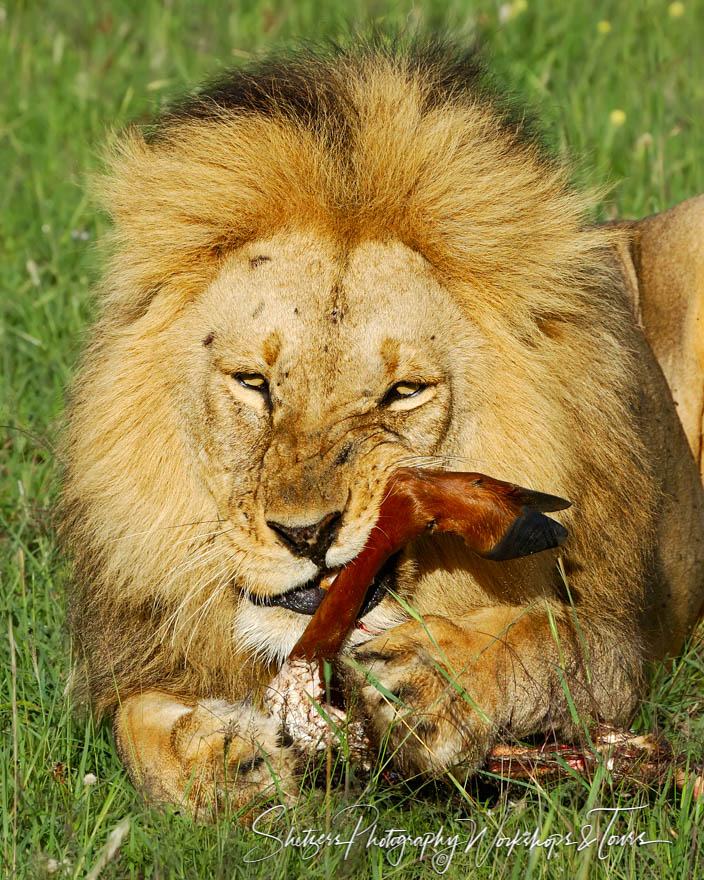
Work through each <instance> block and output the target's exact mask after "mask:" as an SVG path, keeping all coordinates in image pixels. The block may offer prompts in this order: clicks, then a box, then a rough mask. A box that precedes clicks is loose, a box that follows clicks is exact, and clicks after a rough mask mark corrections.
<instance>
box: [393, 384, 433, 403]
mask: <svg viewBox="0 0 704 880" xmlns="http://www.w3.org/2000/svg"><path fill="white" fill-rule="evenodd" d="M425 387H426V386H425V385H423V383H422V382H397V383H396V385H394V386H393V388H390V389H389V390H388V391H387V393H386V397H385V398H384V403H393V401H394V400H407V399H408V398H409V397H415V396H416V395H417V394H419V393H420V392H421V391H422V390H423V389H424V388H425Z"/></svg>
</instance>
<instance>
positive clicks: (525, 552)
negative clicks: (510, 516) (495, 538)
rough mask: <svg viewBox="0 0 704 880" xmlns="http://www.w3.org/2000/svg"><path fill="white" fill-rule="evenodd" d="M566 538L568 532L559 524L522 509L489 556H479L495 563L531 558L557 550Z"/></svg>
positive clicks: (529, 509) (531, 509)
mask: <svg viewBox="0 0 704 880" xmlns="http://www.w3.org/2000/svg"><path fill="white" fill-rule="evenodd" d="M568 535H569V532H568V531H567V529H566V528H565V527H564V526H563V525H561V524H560V523H559V522H555V520H554V519H550V517H549V516H545V515H544V514H542V513H540V511H538V510H536V509H535V508H531V507H523V508H522V509H521V511H520V513H519V514H518V516H517V517H516V518H515V519H514V520H513V522H512V523H511V525H510V526H509V527H508V529H507V530H506V532H505V533H504V535H503V537H502V538H501V540H500V541H499V542H498V543H497V544H495V545H494V546H493V547H492V548H491V550H489V552H488V553H482V554H481V555H482V556H483V557H484V558H485V559H492V560H494V561H495V562H504V561H505V560H507V559H518V558H520V557H521V556H532V555H533V554H534V553H540V552H541V551H542V550H550V549H551V548H553V547H559V546H560V544H563V543H564V542H565V541H566V540H567V537H568Z"/></svg>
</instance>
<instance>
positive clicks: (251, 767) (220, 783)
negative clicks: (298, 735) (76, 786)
mask: <svg viewBox="0 0 704 880" xmlns="http://www.w3.org/2000/svg"><path fill="white" fill-rule="evenodd" d="M113 731H114V734H115V740H116V743H117V747H118V751H119V754H120V757H121V759H122V761H123V763H124V765H125V767H126V768H127V770H128V772H129V774H130V777H131V779H132V781H133V783H134V784H135V786H136V787H137V788H140V789H142V790H143V791H144V792H145V794H146V795H147V797H148V798H149V799H150V800H154V801H167V802H169V803H173V804H178V805H183V806H185V807H187V808H188V809H189V811H190V812H191V813H193V815H194V816H196V817H197V818H201V819H202V818H208V817H210V815H211V814H213V813H214V812H216V811H218V810H220V809H223V808H224V807H225V805H226V804H227V805H228V806H229V808H230V809H235V810H236V809H239V808H241V807H243V806H245V805H246V804H248V803H249V802H250V801H252V800H253V799H255V798H267V797H270V798H273V799H279V800H283V801H288V800H290V799H291V798H292V796H293V795H294V794H295V791H296V783H295V767H296V762H297V755H296V753H295V752H294V751H293V750H292V749H291V748H290V745H289V743H290V740H289V739H288V738H287V737H285V736H284V735H283V733H282V729H281V721H280V720H278V719H275V718H273V717H272V716H270V715H266V714H264V713H263V712H260V711H258V710H256V709H254V708H253V707H252V706H250V705H249V704H248V703H245V702H240V703H236V704H231V703H227V702H225V701H223V700H214V699H201V700H195V699H194V700H192V701H189V700H185V699H183V698H178V697H174V696H172V695H170V694H167V693H164V692H161V691H154V690H152V691H145V692H144V693H141V694H137V695H135V696H132V697H129V698H127V699H126V700H124V701H123V702H122V704H121V705H120V706H119V707H118V709H117V710H116V713H115V719H114V725H113ZM284 740H285V741H284Z"/></svg>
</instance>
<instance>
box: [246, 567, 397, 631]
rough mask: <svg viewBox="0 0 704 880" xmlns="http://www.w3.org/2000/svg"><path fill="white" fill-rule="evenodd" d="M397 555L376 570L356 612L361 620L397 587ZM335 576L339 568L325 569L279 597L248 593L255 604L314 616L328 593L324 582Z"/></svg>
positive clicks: (328, 583) (327, 583) (332, 579)
mask: <svg viewBox="0 0 704 880" xmlns="http://www.w3.org/2000/svg"><path fill="white" fill-rule="evenodd" d="M398 556H399V554H398V553H397V554H395V555H394V556H391V557H390V558H389V559H388V560H387V561H386V562H385V563H384V565H383V566H382V567H381V568H380V569H379V571H378V572H377V574H376V577H375V578H374V580H373V581H372V583H371V584H370V586H369V589H368V590H367V595H366V596H365V597H364V602H363V603H362V607H361V608H360V610H359V614H358V615H357V619H358V620H359V619H360V618H362V617H364V616H365V614H368V613H369V612H370V611H371V610H372V608H375V607H376V606H377V605H378V604H379V602H381V600H382V599H383V598H384V595H385V594H386V591H387V590H389V589H393V588H394V586H395V580H396V560H397V558H398ZM336 577H337V571H324V572H323V573H322V574H321V575H320V576H319V577H318V578H316V580H315V581H309V582H308V583H307V584H301V586H300V587H295V588H294V589H293V590H287V591H286V592H285V593H279V594H278V595H276V596H255V595H253V594H252V593H249V594H247V598H248V599H249V601H250V602H252V603H253V604H254V605H264V606H267V607H268V606H278V607H279V608H287V609H288V610H289V611H295V612H296V613H297V614H308V615H311V614H315V611H316V609H317V607H318V605H320V603H321V602H322V601H323V596H324V595H325V593H326V592H327V590H326V589H325V587H322V586H321V584H322V583H325V584H326V585H327V586H328V587H329V586H330V584H332V582H333V581H334V580H335V578H336Z"/></svg>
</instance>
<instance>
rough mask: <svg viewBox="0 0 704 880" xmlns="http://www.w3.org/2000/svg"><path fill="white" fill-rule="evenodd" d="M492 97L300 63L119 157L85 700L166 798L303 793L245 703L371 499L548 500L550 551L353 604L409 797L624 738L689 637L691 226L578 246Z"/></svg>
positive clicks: (204, 96)
mask: <svg viewBox="0 0 704 880" xmlns="http://www.w3.org/2000/svg"><path fill="white" fill-rule="evenodd" d="M482 83H483V78H482V75H481V72H480V71H479V70H478V66H477V63H476V58H475V55H474V54H473V53H472V52H463V51H462V50H458V49H453V48H452V47H449V48H448V47H447V46H444V45H439V44H437V45H434V44H431V45H427V46H425V47H422V46H416V47H415V48H411V49H406V50H400V49H394V48H389V47H380V46H369V45H367V46H357V47H355V48H352V49H331V50H330V51H327V52H319V51H316V50H305V51H303V52H300V53H298V54H297V55H294V56H291V57H281V56H277V57H276V58H274V59H268V60H267V59H264V60H261V61H258V62H256V63H253V64H252V65H250V66H249V67H245V68H243V69H237V70H234V71H231V72H229V73H227V74H226V75H224V76H223V77H222V78H221V79H220V80H219V81H218V82H216V83H215V84H214V85H212V86H210V87H208V88H206V89H205V90H203V91H201V92H198V93H196V94H195V95H194V96H191V97H189V98H186V99H184V101H182V103H181V104H178V105H176V106H175V107H173V108H171V109H169V110H168V111H166V112H165V113H164V114H163V115H162V116H161V118H159V119H158V120H157V121H156V122H155V123H154V125H153V126H152V127H151V128H149V129H147V130H140V129H138V128H136V127H133V128H131V129H129V130H128V131H127V132H126V133H124V134H123V135H122V136H121V137H120V138H119V140H118V142H117V144H116V146H115V147H114V149H113V151H112V153H111V155H110V158H109V162H108V169H107V171H106V172H105V174H104V176H103V178H102V182H101V184H100V193H101V197H102V199H103V204H104V205H105V206H106V209H107V211H108V212H109V214H110V215H111V217H112V219H113V221H114V233H113V248H112V255H111V257H110V262H109V267H108V270H107V273H106V276H105V281H104V283H103V287H102V294H101V303H102V308H101V312H100V316H99V318H98V320H97V323H96V325H95V327H94V329H93V332H92V338H91V341H90V344H89V345H88V347H87V350H86V352H85V354H84V357H83V361H82V364H81V367H80V370H79V372H78V375H77V378H76V380H75V384H74V387H73V394H72V402H71V404H70V408H69V411H68V421H67V432H66V444H65V456H66V460H67V469H66V474H65V479H64V489H63V507H64V526H63V534H64V539H65V543H66V546H67V547H68V549H69V552H70V554H71V556H72V559H73V569H74V581H73V586H72V590H71V595H70V609H69V610H70V626H71V630H72V634H73V638H74V641H75V646H76V655H77V657H78V663H77V666H76V669H75V671H74V674H73V691H74V694H75V695H76V698H77V699H78V700H79V701H88V702H89V703H90V705H91V706H92V709H93V712H94V713H95V715H96V717H103V716H108V717H109V718H110V719H111V721H112V724H113V731H114V736H115V741H116V745H117V749H118V752H119V754H120V756H121V759H122V761H123V762H124V765H125V767H126V768H127V771H128V773H129V774H130V777H131V778H132V780H133V782H134V783H135V785H137V786H138V787H140V788H141V789H142V790H143V791H145V792H146V793H147V795H148V796H149V797H151V798H152V799H154V800H156V801H167V802H171V803H174V804H182V805H186V807H188V808H190V809H191V810H192V812H193V813H194V814H196V815H200V816H203V815H205V814H206V813H207V812H208V810H211V809H215V808H220V807H223V805H227V806H228V807H229V808H233V809H240V808H244V807H245V806H246V805H247V804H248V803H251V802H252V799H255V798H265V797H269V796H272V797H276V798H283V799H284V801H287V802H290V801H291V799H294V798H295V797H296V794H297V791H298V786H299V771H298V768H299V754H298V752H297V748H296V743H295V742H293V741H292V739H291V737H290V736H289V735H287V732H286V730H285V728H283V727H282V723H281V718H277V717H273V716H272V715H270V714H269V713H268V712H267V711H266V709H265V707H264V704H263V702H262V695H263V692H264V690H265V688H266V685H267V682H269V681H270V679H271V678H272V676H273V675H274V674H275V673H276V670H277V669H278V668H279V666H280V665H281V663H282V661H283V660H284V659H285V658H286V656H287V654H288V653H289V651H290V650H291V647H292V646H293V645H294V643H295V642H296V641H297V639H298V638H299V637H300V635H301V634H302V632H303V630H304V629H305V627H306V625H307V623H308V621H309V620H310V615H311V614H312V613H313V611H314V610H315V607H316V604H317V602H318V601H319V598H320V593H321V591H320V589H319V585H320V583H321V582H322V581H323V579H324V578H328V579H329V578H330V577H331V576H333V575H334V573H335V572H337V571H338V570H340V569H341V568H342V567H343V566H345V565H346V564H347V563H348V562H349V561H350V560H352V559H353V558H354V557H355V556H356V555H357V554H358V553H359V552H360V550H361V549H362V548H363V547H364V545H365V541H366V539H367V537H368V535H369V533H370V530H371V529H372V528H373V526H374V523H375V520H376V514H377V512H378V509H379V506H380V503H381V500H382V492H383V490H384V486H385V485H386V481H387V477H388V475H389V474H390V473H391V472H392V471H393V470H394V469H395V468H398V467H401V466H409V465H410V466H414V467H423V466H431V467H435V468H438V467H440V468H446V469H451V470H460V471H462V470H467V471H472V470H481V471H484V472H487V473H490V474H491V475H492V476H493V477H496V478H499V479H502V480H507V481H510V482H513V483H517V484H519V485H522V486H530V487H531V488H533V489H536V490H539V491H541V492H547V493H552V494H554V495H557V496H559V497H561V498H566V499H569V500H570V501H572V507H570V508H569V509H568V510H565V511H563V512H561V513H558V514H555V516H556V517H557V518H558V519H559V520H560V522H561V523H562V524H563V525H564V526H566V527H567V529H568V530H569V533H570V537H569V539H568V541H567V542H566V543H565V544H564V546H563V547H561V548H558V549H554V550H547V551H545V552H543V553H539V554H536V555H534V556H530V557H526V558H522V559H514V560H508V561H503V562H497V561H492V560H487V559H483V558H480V557H479V556H477V555H476V554H475V553H472V552H471V551H470V550H469V549H468V548H467V547H466V546H465V545H464V544H463V542H462V541H461V540H460V539H459V538H458V537H457V536H455V535H451V534H445V535H439V536H434V537H432V538H430V537H422V538H419V539H418V540H416V541H414V542H412V543H411V544H410V545H408V547H406V548H405V550H403V551H401V552H399V553H398V554H397V555H396V556H395V557H393V558H392V559H391V560H390V562H389V563H388V564H387V565H386V566H385V567H384V569H383V570H382V572H381V573H380V574H379V576H378V577H377V579H376V580H375V582H374V584H373V585H372V586H371V587H370V589H369V593H368V596H367V600H366V602H365V605H364V607H363V608H362V612H361V617H360V619H359V621H358V624H357V627H356V628H355V629H354V631H353V633H352V635H351V636H350V637H349V639H348V641H347V643H346V646H345V648H344V650H343V656H342V657H341V658H340V661H339V665H340V680H341V681H342V687H343V688H344V689H345V692H346V693H347V695H348V697H350V695H352V693H353V692H354V693H355V694H356V699H357V701H358V702H357V705H358V710H357V711H359V712H361V717H363V719H364V723H365V725H366V727H367V730H368V733H369V735H370V736H371V737H372V738H375V740H376V741H381V740H385V741H386V742H387V744H388V746H387V754H393V760H394V761H395V764H396V766H397V768H399V770H400V771H401V772H407V773H431V774H432V773H436V772H441V771H442V770H444V769H445V768H448V767H452V766H453V765H456V764H460V763H461V764H462V765H463V766H464V767H466V768H468V769H469V770H472V769H474V768H478V767H480V766H481V764H482V761H483V760H484V758H485V756H486V755H487V752H488V750H489V749H490V748H491V746H492V744H493V743H494V742H495V741H496V740H497V738H498V737H500V736H506V735H510V736H512V737H525V736H528V735H531V734H536V733H540V732H547V731H553V732H556V733H558V734H559V735H561V736H565V737H576V736H578V735H579V732H580V730H582V727H583V725H584V724H589V723H593V722H595V721H599V720H602V721H605V722H608V723H612V724H625V723H627V722H628V720H629V718H630V717H631V716H632V713H633V712H634V709H635V707H636V706H637V705H638V700H639V698H640V697H641V696H642V692H643V688H644V684H645V681H646V668H647V663H648V661H651V660H654V659H658V658H663V657H666V656H668V655H673V654H676V653H677V652H678V651H680V649H681V647H682V644H683V641H684V639H685V638H686V636H687V635H688V633H690V632H691V630H692V628H693V626H694V624H695V622H696V620H697V616H698V614H699V611H700V608H701V606H702V600H703V598H704V541H703V539H702V535H703V534H704V528H703V526H704V495H703V490H702V480H701V476H702V465H703V463H704V459H703V456H702V412H703V407H704V343H703V341H702V340H703V339H704V336H703V335H702V316H703V315H704V295H703V293H704V248H703V246H702V240H703V239H702V235H701V233H702V228H703V224H704V199H702V198H700V199H692V200H690V201H689V202H686V203H684V204H683V205H681V206H680V207H677V208H675V209H674V210H671V211H669V212H667V213H665V214H661V215H658V216H655V217H651V218H649V219H646V220H644V221H642V222H639V223H636V222H633V223H629V222H622V223H615V224H605V225H595V224H593V223H590V222H589V220H588V216H589V212H590V209H591V205H592V202H593V196H590V195H589V194H587V195H585V194H584V193H581V192H579V191H577V190H576V189H575V188H574V187H573V186H572V185H571V184H570V182H569V169H568V168H567V167H566V165H565V163H562V162H559V161H557V160H555V159H552V158H550V157H548V156H546V155H545V153H544V151H543V150H542V148H541V147H540V146H539V144H538V142H537V141H536V139H535V137H533V136H532V135H531V134H530V133H529V132H527V131H526V128H525V125H524V124H523V122H522V121H521V120H520V119H518V118H517V117H515V115H512V114H511V113H510V112H509V111H508V110H507V109H506V107H505V106H504V104H503V103H502V102H501V100H500V99H499V98H498V97H496V96H495V95H493V94H492V93H489V92H487V90H486V89H485V88H484V87H483V85H482ZM411 609H414V610H413V612H412V613H411ZM379 685H380V686H381V688H382V692H381V693H380V690H379ZM389 693H390V694H391V695H392V696H394V699H388V696H385V695H384V694H386V695H388V694H389Z"/></svg>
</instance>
